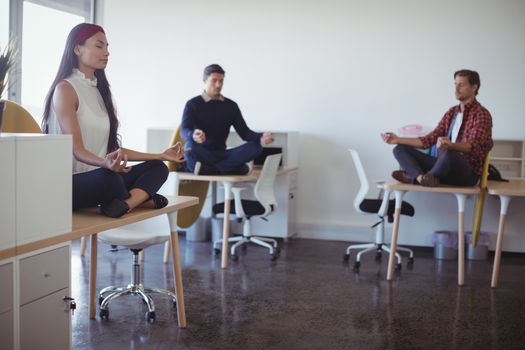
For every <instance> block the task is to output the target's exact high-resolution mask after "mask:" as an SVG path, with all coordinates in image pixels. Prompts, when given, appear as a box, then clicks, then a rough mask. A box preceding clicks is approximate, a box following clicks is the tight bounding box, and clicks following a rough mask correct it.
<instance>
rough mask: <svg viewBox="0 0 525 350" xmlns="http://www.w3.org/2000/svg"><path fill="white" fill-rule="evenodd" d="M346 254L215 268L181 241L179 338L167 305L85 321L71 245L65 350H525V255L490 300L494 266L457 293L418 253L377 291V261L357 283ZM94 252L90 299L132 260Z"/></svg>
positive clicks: (506, 263)
mask: <svg viewBox="0 0 525 350" xmlns="http://www.w3.org/2000/svg"><path fill="white" fill-rule="evenodd" d="M346 245H347V244H345V243H343V242H332V241H317V240H300V239H295V240H290V241H289V242H288V243H287V244H284V245H283V251H282V254H281V257H280V259H279V260H277V261H276V262H272V261H270V259H269V256H268V255H267V253H266V252H264V251H263V249H262V248H259V247H255V246H249V247H248V249H247V251H246V255H241V256H240V259H239V261H237V262H234V263H232V262H230V264H231V265H230V267H228V269H226V270H222V269H221V268H220V259H219V257H214V256H212V255H211V244H210V243H205V242H185V240H184V238H181V258H182V265H183V282H184V290H185V299H186V315H187V319H188V327H187V328H186V329H179V328H178V327H177V317H176V313H175V311H174V309H173V307H172V306H171V303H170V302H169V301H167V300H166V299H165V298H162V297H155V298H154V300H155V301H156V306H157V319H156V322H155V323H153V324H149V323H147V322H146V319H145V317H144V315H145V311H146V309H145V306H144V305H143V304H142V303H141V302H139V301H138V298H135V297H133V296H127V297H124V298H121V299H119V300H117V301H115V302H114V303H113V304H111V305H110V316H109V320H101V319H100V318H99V317H98V316H97V318H96V319H95V320H90V319H88V317H87V293H86V291H87V285H88V275H89V258H88V257H86V258H81V257H80V256H79V254H78V249H79V245H78V242H74V245H73V258H72V274H73V294H74V296H75V297H76V298H77V301H78V310H77V311H76V312H75V314H74V317H73V349H75V350H78V349H104V350H107V349H112V350H117V349H518V348H519V349H522V348H523V346H524V345H523V344H525V293H524V290H525V256H523V255H520V254H513V255H504V257H503V264H502V269H501V277H500V285H499V287H498V288H497V289H495V290H492V289H491V288H490V286H489V284H490V274H491V271H492V257H489V260H487V261H470V262H468V265H467V269H466V279H465V286H463V287H458V286H457V285H456V282H457V262H456V261H438V260H434V259H433V257H432V251H431V250H430V249H419V250H416V261H415V265H414V268H413V270H411V271H408V270H407V269H406V264H403V269H402V271H401V273H400V274H399V275H397V276H396V278H395V280H394V281H393V282H391V283H388V282H386V281H385V274H386V265H387V260H388V259H387V256H386V255H385V256H384V257H383V259H382V261H381V262H377V261H375V260H374V257H373V256H368V257H366V258H365V259H364V260H363V261H362V264H361V269H360V273H359V274H355V273H354V272H353V271H352V264H350V265H344V264H342V255H343V253H344V249H345V247H346ZM108 248H109V247H108V246H106V245H103V244H100V245H99V260H98V262H99V267H98V288H101V287H103V286H106V285H109V284H122V285H125V284H127V283H128V281H129V277H130V265H131V253H130V252H129V251H126V250H122V251H118V252H116V253H113V252H109V251H108ZM161 259H162V246H160V245H159V246H155V247H150V248H148V249H147V250H146V260H145V268H144V275H145V285H147V286H156V287H170V286H172V285H173V277H172V272H171V269H170V268H169V267H170V265H164V264H162V262H161Z"/></svg>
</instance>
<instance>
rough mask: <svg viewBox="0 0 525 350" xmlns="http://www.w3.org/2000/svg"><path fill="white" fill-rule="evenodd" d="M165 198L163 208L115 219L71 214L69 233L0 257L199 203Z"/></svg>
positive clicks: (191, 199) (89, 212)
mask: <svg viewBox="0 0 525 350" xmlns="http://www.w3.org/2000/svg"><path fill="white" fill-rule="evenodd" d="M166 198H167V199H168V205H167V206H166V207H164V208H161V209H145V208H135V209H133V210H132V211H131V212H130V213H128V214H125V215H124V216H122V217H120V218H116V219H115V218H110V217H107V216H104V215H102V214H100V212H99V210H98V208H89V209H85V210H81V211H76V212H73V229H72V231H71V232H66V233H63V234H58V235H56V236H52V237H48V238H45V239H41V240H38V241H34V242H31V243H26V244H22V245H19V246H16V247H15V248H10V249H8V250H5V251H0V257H1V258H2V259H4V258H9V257H11V256H16V255H20V254H25V253H29V252H31V251H33V250H37V249H42V248H45V247H48V246H52V245H55V244H59V243H63V242H67V241H72V240H75V239H78V238H80V237H83V236H87V235H91V234H94V233H99V232H103V231H107V230H111V229H113V228H117V227H121V226H124V225H129V224H132V223H135V222H138V221H142V220H145V219H149V218H152V217H155V216H158V215H162V214H167V213H172V212H175V211H177V210H179V209H183V208H187V207H191V206H193V205H196V204H198V203H199V199H198V198H197V197H189V196H166Z"/></svg>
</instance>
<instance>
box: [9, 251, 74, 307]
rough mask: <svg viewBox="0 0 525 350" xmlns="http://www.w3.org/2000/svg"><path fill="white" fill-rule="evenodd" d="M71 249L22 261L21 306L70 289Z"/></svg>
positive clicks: (34, 256)
mask: <svg viewBox="0 0 525 350" xmlns="http://www.w3.org/2000/svg"><path fill="white" fill-rule="evenodd" d="M69 257H70V254H69V247H68V246H64V247H61V248H57V249H53V250H50V251H46V252H43V253H40V254H35V255H32V256H29V257H27V258H24V259H20V262H19V266H20V269H19V270H20V305H25V304H27V303H29V302H31V301H34V300H36V299H38V298H41V297H43V296H46V295H48V294H51V293H53V292H56V291H57V290H60V289H64V288H66V287H69V265H70V264H69Z"/></svg>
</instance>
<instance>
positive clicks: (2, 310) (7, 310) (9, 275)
mask: <svg viewBox="0 0 525 350" xmlns="http://www.w3.org/2000/svg"><path fill="white" fill-rule="evenodd" d="M13 274H14V272H13V263H12V262H11V261H4V262H0V349H13V348H14V312H13V310H14V309H13V304H14V302H13V296H14V280H13Z"/></svg>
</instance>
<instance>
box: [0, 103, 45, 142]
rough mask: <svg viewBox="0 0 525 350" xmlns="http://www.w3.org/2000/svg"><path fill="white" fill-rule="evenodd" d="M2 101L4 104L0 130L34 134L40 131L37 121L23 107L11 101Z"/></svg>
mask: <svg viewBox="0 0 525 350" xmlns="http://www.w3.org/2000/svg"><path fill="white" fill-rule="evenodd" d="M2 102H3V103H4V105H5V106H4V113H3V117H2V125H0V127H1V128H2V129H1V130H0V131H3V132H19V133H35V134H40V133H41V132H42V130H40V126H38V123H37V122H36V121H35V120H34V119H33V117H32V116H31V114H30V113H29V112H28V111H27V110H26V109H25V108H24V107H22V106H20V105H19V104H17V103H15V102H12V101H7V100H2Z"/></svg>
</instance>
